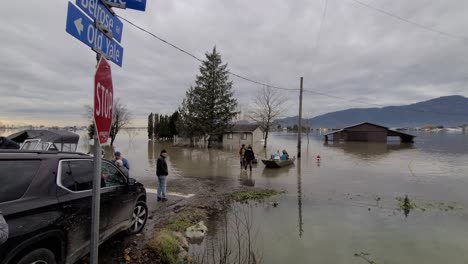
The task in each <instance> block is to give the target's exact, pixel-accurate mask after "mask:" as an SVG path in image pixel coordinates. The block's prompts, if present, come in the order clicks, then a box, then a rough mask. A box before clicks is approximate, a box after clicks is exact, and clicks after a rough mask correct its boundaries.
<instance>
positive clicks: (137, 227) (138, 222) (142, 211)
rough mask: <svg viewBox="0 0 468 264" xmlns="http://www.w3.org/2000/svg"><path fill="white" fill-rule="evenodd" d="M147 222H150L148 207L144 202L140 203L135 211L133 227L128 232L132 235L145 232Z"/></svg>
mask: <svg viewBox="0 0 468 264" xmlns="http://www.w3.org/2000/svg"><path fill="white" fill-rule="evenodd" d="M146 220H148V206H146V203H145V202H144V201H139V202H137V203H136V205H135V209H133V214H132V221H131V225H130V227H129V228H128V230H127V233H128V234H130V235H133V234H138V233H140V232H141V231H143V228H144V227H145V224H146Z"/></svg>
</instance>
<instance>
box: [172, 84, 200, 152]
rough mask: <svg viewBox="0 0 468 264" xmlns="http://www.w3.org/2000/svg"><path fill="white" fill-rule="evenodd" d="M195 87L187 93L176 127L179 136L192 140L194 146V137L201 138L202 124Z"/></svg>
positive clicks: (180, 108)
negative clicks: (197, 109)
mask: <svg viewBox="0 0 468 264" xmlns="http://www.w3.org/2000/svg"><path fill="white" fill-rule="evenodd" d="M193 90H194V89H193V87H190V88H189V90H188V91H187V92H185V99H184V100H183V101H182V105H181V106H180V107H179V111H178V112H179V118H178V120H177V122H176V127H177V130H178V132H179V134H180V135H181V136H183V137H186V138H188V139H190V144H191V146H193V139H194V137H197V136H201V135H202V131H201V124H200V122H199V117H198V114H197V111H195V109H196V108H197V104H196V102H195V93H194V91H193Z"/></svg>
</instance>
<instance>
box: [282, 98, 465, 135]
mask: <svg viewBox="0 0 468 264" xmlns="http://www.w3.org/2000/svg"><path fill="white" fill-rule="evenodd" d="M304 122H305V125H307V124H310V125H311V126H312V127H332V128H341V127H346V126H349V125H353V124H357V123H361V122H371V123H376V124H379V125H383V126H387V127H421V126H424V125H443V126H446V127H448V126H458V125H462V124H468V98H466V97H463V96H460V95H453V96H444V97H439V98H435V99H432V100H429V101H423V102H419V103H415V104H411V105H403V106H388V107H383V108H352V109H348V110H342V111H337V112H331V113H327V114H324V115H320V116H316V117H314V118H311V119H305V121H304ZM276 123H277V124H281V126H282V127H287V126H294V125H295V124H297V116H295V117H288V118H284V119H281V120H277V122H276Z"/></svg>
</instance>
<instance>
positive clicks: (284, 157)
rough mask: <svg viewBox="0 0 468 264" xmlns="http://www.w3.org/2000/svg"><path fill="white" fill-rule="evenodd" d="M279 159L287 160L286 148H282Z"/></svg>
mask: <svg viewBox="0 0 468 264" xmlns="http://www.w3.org/2000/svg"><path fill="white" fill-rule="evenodd" d="M280 159H281V160H288V159H289V154H288V152H287V151H286V150H283V154H282V155H281V157H280Z"/></svg>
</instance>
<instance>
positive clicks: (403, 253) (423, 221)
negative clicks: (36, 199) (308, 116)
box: [3, 130, 468, 263]
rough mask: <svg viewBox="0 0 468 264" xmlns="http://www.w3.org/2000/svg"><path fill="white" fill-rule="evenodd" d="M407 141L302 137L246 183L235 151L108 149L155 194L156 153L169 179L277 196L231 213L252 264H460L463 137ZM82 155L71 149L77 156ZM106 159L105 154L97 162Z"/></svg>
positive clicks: (275, 143) (285, 141)
mask: <svg viewBox="0 0 468 264" xmlns="http://www.w3.org/2000/svg"><path fill="white" fill-rule="evenodd" d="M10 132H11V131H10ZM11 133H12V132H11ZM80 133H81V134H83V133H84V132H80ZM411 133H413V134H415V135H416V136H417V138H416V142H415V143H414V144H404V145H403V144H399V143H398V142H391V143H390V144H377V143H341V144H333V143H332V142H330V143H329V144H324V142H323V138H322V137H321V136H320V135H313V136H311V137H310V139H309V140H307V138H306V137H305V136H304V137H303V145H302V146H303V148H302V159H301V160H300V161H296V163H295V164H294V165H293V166H290V167H287V168H281V169H266V168H264V166H263V165H262V164H258V165H256V166H255V167H254V169H253V171H252V173H250V172H245V171H242V170H241V169H240V166H239V160H238V157H237V147H234V148H225V149H209V150H207V149H201V148H194V149H191V148H182V147H173V146H172V144H171V143H170V142H166V143H160V142H156V143H154V142H151V141H148V139H147V136H146V130H124V131H122V132H121V134H119V137H118V138H117V140H116V142H115V146H116V149H117V150H119V151H121V152H122V153H123V155H124V156H125V157H126V158H128V159H129V161H130V165H131V170H130V173H131V176H132V177H134V178H136V179H137V180H139V181H140V182H142V183H144V184H145V185H146V186H147V187H148V188H156V177H155V164H156V163H155V159H156V158H157V157H158V155H159V152H160V151H161V149H163V148H164V149H166V150H167V151H168V152H169V158H168V163H169V169H170V176H169V177H173V178H177V177H187V178H190V177H192V178H194V180H196V179H198V178H202V177H203V178H211V179H221V178H222V179H230V180H232V184H233V185H236V184H242V185H249V186H256V187H266V188H274V189H283V190H285V191H286V192H287V193H286V194H284V195H281V196H279V197H275V198H273V199H274V200H275V201H277V202H278V203H279V205H278V207H276V208H275V207H272V206H271V205H269V204H268V203H267V204H263V205H262V204H260V205H255V206H253V207H252V208H250V207H249V206H250V205H241V206H244V207H246V208H248V209H249V211H250V212H251V216H252V219H253V223H254V227H255V231H256V232H255V233H256V234H257V235H256V243H255V247H256V249H257V251H258V252H261V255H262V263H368V262H366V260H364V259H363V258H361V257H359V256H355V254H361V253H366V254H369V255H365V256H366V258H368V259H370V260H372V261H375V262H376V263H443V262H448V263H468V254H467V253H466V252H467V250H468V134H464V133H462V132H445V131H440V132H411ZM3 134H8V132H3ZM269 142H270V143H271V146H270V147H269V148H268V149H267V150H266V151H265V150H263V148H262V147H261V146H254V148H255V152H256V154H257V157H258V158H259V159H261V158H262V157H265V156H269V155H270V153H273V152H276V151H277V150H280V151H281V150H282V149H286V150H288V152H289V153H290V154H291V156H294V155H296V144H297V138H296V136H295V135H294V134H289V133H273V134H272V135H271V138H270V140H269ZM90 149H92V147H91V146H89V144H88V142H87V140H81V141H80V146H79V150H80V151H83V152H88V151H90ZM112 151H113V150H112V149H109V148H106V157H108V158H111V157H112ZM317 155H320V156H321V161H320V162H319V163H318V162H317V161H316V156H317ZM169 187H170V182H169ZM405 195H408V196H409V197H410V199H411V200H412V201H414V203H415V204H417V205H418V206H419V207H420V208H423V209H420V208H416V209H413V210H411V211H410V213H409V215H407V216H405V215H404V213H403V212H402V211H400V210H398V201H397V200H396V198H398V197H403V196H405ZM217 225H219V221H212V222H210V223H209V226H208V227H209V228H210V227H211V228H210V229H211V231H209V235H208V237H207V238H206V239H205V243H206V241H210V239H215V237H216V235H217V234H216V232H217V231H216V230H219V229H220V228H219V226H217ZM201 248H203V244H202V245H201Z"/></svg>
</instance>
